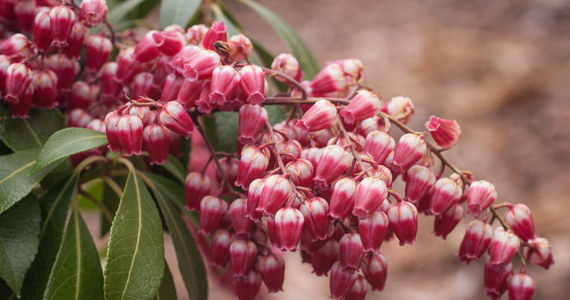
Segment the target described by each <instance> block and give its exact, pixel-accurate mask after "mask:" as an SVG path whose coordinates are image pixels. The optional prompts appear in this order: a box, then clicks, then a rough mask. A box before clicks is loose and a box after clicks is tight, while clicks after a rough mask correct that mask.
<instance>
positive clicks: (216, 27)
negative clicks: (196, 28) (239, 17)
mask: <svg viewBox="0 0 570 300" xmlns="http://www.w3.org/2000/svg"><path fill="white" fill-rule="evenodd" d="M218 41H221V42H227V41H228V27H227V26H226V24H224V22H222V21H214V22H213V23H212V26H211V27H210V29H208V31H207V32H206V34H204V37H203V38H202V47H204V49H208V50H215V49H216V48H215V46H214V43H216V42H218Z"/></svg>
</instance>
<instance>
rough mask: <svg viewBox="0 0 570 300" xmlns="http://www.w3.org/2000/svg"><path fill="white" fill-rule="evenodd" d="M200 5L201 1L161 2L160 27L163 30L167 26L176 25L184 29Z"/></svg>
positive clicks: (172, 0)
mask: <svg viewBox="0 0 570 300" xmlns="http://www.w3.org/2000/svg"><path fill="white" fill-rule="evenodd" d="M201 3H202V1H201V0H162V3H161V5H160V27H161V28H165V27H166V26H168V25H172V24H178V25H180V26H182V28H186V25H188V23H189V22H190V19H191V18H192V16H194V14H195V13H196V12H197V11H198V8H199V7H200V4H201Z"/></svg>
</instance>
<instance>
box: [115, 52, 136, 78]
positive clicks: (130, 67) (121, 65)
mask: <svg viewBox="0 0 570 300" xmlns="http://www.w3.org/2000/svg"><path fill="white" fill-rule="evenodd" d="M134 51H135V49H133V48H125V49H123V50H121V52H119V55H117V59H116V62H117V70H116V72H115V73H116V78H117V79H116V81H117V82H119V83H122V84H128V83H130V82H131V80H132V79H133V77H134V76H135V75H136V74H137V73H139V72H141V71H142V67H141V66H140V63H139V62H138V61H137V60H136V59H135V55H134Z"/></svg>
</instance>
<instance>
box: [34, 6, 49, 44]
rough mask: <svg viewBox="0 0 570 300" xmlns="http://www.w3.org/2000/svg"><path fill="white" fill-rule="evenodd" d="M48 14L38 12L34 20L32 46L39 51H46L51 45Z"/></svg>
mask: <svg viewBox="0 0 570 300" xmlns="http://www.w3.org/2000/svg"><path fill="white" fill-rule="evenodd" d="M50 22H51V21H50V17H49V13H48V12H40V13H38V14H37V15H36V17H35V18H34V33H33V38H34V44H35V45H36V48H37V49H38V50H39V51H42V52H44V51H46V50H47V49H48V47H49V46H50V45H51V42H52V41H53V38H52V36H51V25H50V24H51V23H50Z"/></svg>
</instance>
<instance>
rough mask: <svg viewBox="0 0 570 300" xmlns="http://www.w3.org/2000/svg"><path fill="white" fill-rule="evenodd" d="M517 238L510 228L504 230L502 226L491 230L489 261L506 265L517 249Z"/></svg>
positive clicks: (518, 242)
mask: <svg viewBox="0 0 570 300" xmlns="http://www.w3.org/2000/svg"><path fill="white" fill-rule="evenodd" d="M519 247H520V241H519V238H518V237H517V236H516V235H515V234H514V233H513V232H511V231H510V230H508V231H505V229H503V227H498V228H497V229H495V231H494V232H493V239H492V240H491V246H490V248H489V256H490V257H491V263H492V264H494V265H499V264H501V265H506V264H508V263H509V262H511V260H513V258H514V257H515V255H516V254H517V251H519Z"/></svg>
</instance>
